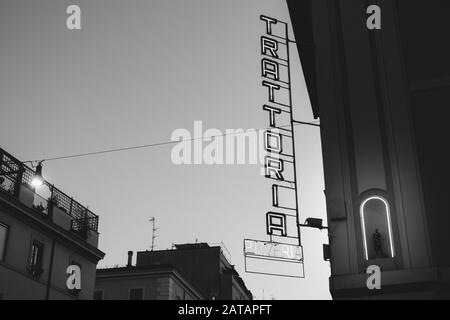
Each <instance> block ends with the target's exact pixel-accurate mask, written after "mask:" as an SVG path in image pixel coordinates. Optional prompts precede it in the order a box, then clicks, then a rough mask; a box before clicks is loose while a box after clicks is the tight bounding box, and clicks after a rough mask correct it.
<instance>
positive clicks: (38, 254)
mask: <svg viewBox="0 0 450 320" xmlns="http://www.w3.org/2000/svg"><path fill="white" fill-rule="evenodd" d="M43 255H44V245H43V244H42V243H41V242H39V241H37V240H34V241H33V245H32V246H31V255H30V262H29V265H28V272H29V273H30V274H31V275H32V276H33V277H36V278H39V277H40V275H41V274H42V272H43V270H42V257H43Z"/></svg>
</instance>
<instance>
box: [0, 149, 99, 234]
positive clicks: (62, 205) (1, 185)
mask: <svg viewBox="0 0 450 320" xmlns="http://www.w3.org/2000/svg"><path fill="white" fill-rule="evenodd" d="M34 173H35V172H34V170H33V169H31V168H30V167H28V166H26V165H25V164H23V163H22V162H20V161H19V160H18V159H16V158H15V157H13V156H12V155H10V154H9V153H8V152H6V151H5V150H3V149H1V148H0V191H2V192H6V193H9V194H10V195H12V196H14V197H16V198H19V194H20V186H21V185H28V186H30V187H31V181H32V179H33V177H34ZM43 187H47V188H48V190H49V197H48V198H47V199H46V198H44V197H42V196H41V195H38V194H37V193H36V192H35V194H34V200H33V205H32V208H33V209H34V210H36V211H38V212H39V213H42V214H44V215H48V212H49V205H50V204H51V205H54V206H56V207H58V208H59V209H61V210H62V211H64V212H65V213H67V214H68V215H69V216H70V217H71V218H72V230H73V231H75V232H80V231H86V230H87V231H89V230H92V231H96V232H97V231H98V216H97V215H95V214H94V213H92V212H91V211H90V210H89V209H88V208H86V207H84V206H82V205H81V204H80V203H78V202H77V201H75V200H74V199H73V198H72V197H69V196H68V195H66V194H65V193H64V192H62V191H61V190H59V189H58V188H56V187H55V186H54V185H52V184H51V183H49V182H48V181H44V185H43V186H42V188H43Z"/></svg>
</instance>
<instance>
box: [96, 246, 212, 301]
mask: <svg viewBox="0 0 450 320" xmlns="http://www.w3.org/2000/svg"><path fill="white" fill-rule="evenodd" d="M132 254H133V253H132V252H131V251H130V252H129V253H128V257H129V258H128V264H127V266H126V267H122V268H120V267H117V268H106V269H99V270H97V279H96V283H95V292H94V300H203V299H204V298H203V296H202V295H201V294H200V293H199V292H198V290H197V289H196V288H195V287H194V286H193V285H192V284H191V283H189V281H187V280H186V278H185V277H184V276H183V275H182V274H181V273H180V272H179V271H178V270H177V269H175V268H174V267H173V266H171V265H154V266H141V267H137V266H133V265H132V264H131V260H132Z"/></svg>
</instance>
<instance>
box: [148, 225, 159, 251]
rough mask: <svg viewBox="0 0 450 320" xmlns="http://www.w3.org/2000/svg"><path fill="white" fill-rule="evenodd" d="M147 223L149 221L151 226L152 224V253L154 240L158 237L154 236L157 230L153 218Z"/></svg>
mask: <svg viewBox="0 0 450 320" xmlns="http://www.w3.org/2000/svg"><path fill="white" fill-rule="evenodd" d="M148 221H150V222H151V224H152V246H151V251H153V249H154V248H155V239H156V238H157V237H158V236H157V235H156V231H157V230H158V229H159V228H156V226H155V224H156V219H155V217H151V218H150V219H149V220H148Z"/></svg>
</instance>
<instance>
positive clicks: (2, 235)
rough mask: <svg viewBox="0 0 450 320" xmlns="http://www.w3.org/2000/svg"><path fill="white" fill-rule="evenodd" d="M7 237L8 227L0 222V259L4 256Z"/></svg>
mask: <svg viewBox="0 0 450 320" xmlns="http://www.w3.org/2000/svg"><path fill="white" fill-rule="evenodd" d="M7 238H8V227H7V226H6V225H4V224H2V223H0V261H3V259H4V258H5V252H6V240H7Z"/></svg>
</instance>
